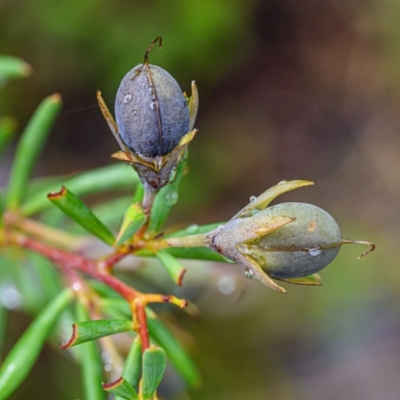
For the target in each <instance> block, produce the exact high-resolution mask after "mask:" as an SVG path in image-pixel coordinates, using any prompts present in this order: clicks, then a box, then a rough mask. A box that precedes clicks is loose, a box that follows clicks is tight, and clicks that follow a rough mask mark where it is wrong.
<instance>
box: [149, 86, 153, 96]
mask: <svg viewBox="0 0 400 400" xmlns="http://www.w3.org/2000/svg"><path fill="white" fill-rule="evenodd" d="M148 91H149V93H150V94H153V88H152V87H151V86H150V87H149V88H148Z"/></svg>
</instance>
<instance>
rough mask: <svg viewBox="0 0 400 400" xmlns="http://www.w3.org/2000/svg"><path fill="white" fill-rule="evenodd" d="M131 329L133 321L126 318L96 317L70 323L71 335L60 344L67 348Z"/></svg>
mask: <svg viewBox="0 0 400 400" xmlns="http://www.w3.org/2000/svg"><path fill="white" fill-rule="evenodd" d="M132 330H133V322H132V321H129V320H126V319H96V320H93V321H84V322H77V323H76V324H73V325H72V336H71V338H70V339H69V340H68V342H66V343H64V344H63V345H62V346H60V347H61V348H62V349H67V348H69V347H72V346H76V345H78V344H82V343H85V342H89V341H91V340H96V339H100V338H102V337H104V336H109V335H114V334H116V333H121V332H128V331H132Z"/></svg>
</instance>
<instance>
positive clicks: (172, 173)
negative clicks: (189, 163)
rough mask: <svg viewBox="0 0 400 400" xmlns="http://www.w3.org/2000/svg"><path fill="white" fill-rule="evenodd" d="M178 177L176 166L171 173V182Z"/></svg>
mask: <svg viewBox="0 0 400 400" xmlns="http://www.w3.org/2000/svg"><path fill="white" fill-rule="evenodd" d="M175 178H176V167H174V168H173V169H172V171H171V173H170V174H169V183H172V182H173V181H174V180H175Z"/></svg>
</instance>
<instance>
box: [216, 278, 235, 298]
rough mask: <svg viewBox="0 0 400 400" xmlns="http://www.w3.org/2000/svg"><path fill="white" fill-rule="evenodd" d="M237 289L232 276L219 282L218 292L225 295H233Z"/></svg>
mask: <svg viewBox="0 0 400 400" xmlns="http://www.w3.org/2000/svg"><path fill="white" fill-rule="evenodd" d="M235 289H236V282H235V280H234V279H233V278H232V277H231V276H224V277H222V278H221V279H220V280H219V281H218V290H219V291H220V292H221V293H222V294H224V295H226V296H227V295H229V294H232V293H233V292H234V291H235Z"/></svg>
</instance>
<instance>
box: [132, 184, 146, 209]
mask: <svg viewBox="0 0 400 400" xmlns="http://www.w3.org/2000/svg"><path fill="white" fill-rule="evenodd" d="M143 197H144V186H143V183H142V182H140V181H139V182H138V184H137V186H136V190H135V194H134V196H133V199H132V203H133V204H135V203H141V202H142V200H143Z"/></svg>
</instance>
